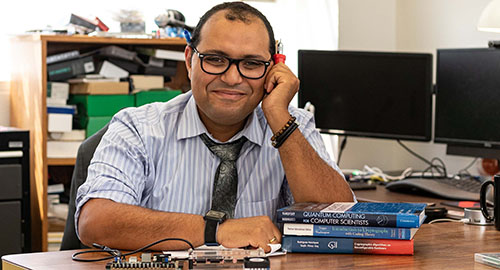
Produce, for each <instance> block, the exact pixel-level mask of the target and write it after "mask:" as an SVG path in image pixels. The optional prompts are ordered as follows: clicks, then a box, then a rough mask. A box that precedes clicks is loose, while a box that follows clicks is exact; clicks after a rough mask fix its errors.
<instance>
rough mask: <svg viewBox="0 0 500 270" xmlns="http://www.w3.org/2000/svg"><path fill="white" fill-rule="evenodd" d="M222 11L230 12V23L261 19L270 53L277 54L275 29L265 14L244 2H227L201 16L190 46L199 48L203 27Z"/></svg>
mask: <svg viewBox="0 0 500 270" xmlns="http://www.w3.org/2000/svg"><path fill="white" fill-rule="evenodd" d="M222 10H227V11H228V12H227V14H226V16H225V17H226V19H227V20H230V21H235V20H239V21H242V22H244V23H249V22H251V19H252V18H251V17H252V16H254V17H257V18H258V19H260V20H261V21H262V22H263V23H264V25H265V26H266V29H267V34H268V36H269V53H271V56H273V55H274V54H275V53H276V47H275V46H276V45H275V43H276V41H275V39H274V32H273V27H272V26H271V24H270V23H269V21H268V20H267V18H266V16H264V14H262V13H261V12H260V11H258V10H257V9H256V8H254V7H252V6H250V5H248V4H246V3H243V2H226V3H222V4H218V5H216V6H214V7H213V8H211V9H210V10H209V11H207V12H206V13H205V14H204V15H203V16H201V18H200V21H199V22H198V24H197V25H196V27H195V28H194V30H193V36H192V37H191V43H190V44H189V45H191V46H193V47H196V46H198V44H199V43H200V40H201V29H202V28H203V25H205V23H206V22H207V21H208V19H210V18H211V17H212V15H214V14H215V13H217V12H219V11H222Z"/></svg>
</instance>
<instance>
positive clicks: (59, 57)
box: [45, 50, 80, 65]
mask: <svg viewBox="0 0 500 270" xmlns="http://www.w3.org/2000/svg"><path fill="white" fill-rule="evenodd" d="M79 56H80V52H79V51H77V50H72V51H67V52H63V53H58V54H53V55H49V56H47V59H46V60H45V61H46V62H47V65H49V64H53V63H57V62H62V61H66V60H70V59H74V58H78V57H79Z"/></svg>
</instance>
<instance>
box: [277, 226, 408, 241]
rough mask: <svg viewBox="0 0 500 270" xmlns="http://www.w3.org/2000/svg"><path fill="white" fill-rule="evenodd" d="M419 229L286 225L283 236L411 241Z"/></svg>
mask: <svg viewBox="0 0 500 270" xmlns="http://www.w3.org/2000/svg"><path fill="white" fill-rule="evenodd" d="M417 230H418V228H388V227H357V226H332V225H320V224H302V223H285V224H284V226H283V234H285V235H297V236H321V237H343V238H365V239H398V240H411V239H413V236H415V233H416V232H417Z"/></svg>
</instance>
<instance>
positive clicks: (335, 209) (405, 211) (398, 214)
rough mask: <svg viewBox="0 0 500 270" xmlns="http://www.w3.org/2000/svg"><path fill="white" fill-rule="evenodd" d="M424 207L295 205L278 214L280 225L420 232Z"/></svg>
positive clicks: (418, 205) (282, 209)
mask: <svg viewBox="0 0 500 270" xmlns="http://www.w3.org/2000/svg"><path fill="white" fill-rule="evenodd" d="M425 207H426V204H425V203H363V202H361V203H332V204H328V203H296V204H293V205H290V206H287V207H284V208H281V209H279V210H278V213H277V214H278V217H277V221H278V222H281V223H305V224H324V225H338V226H363V227H397V228H419V227H420V224H422V223H423V221H424V219H425Z"/></svg>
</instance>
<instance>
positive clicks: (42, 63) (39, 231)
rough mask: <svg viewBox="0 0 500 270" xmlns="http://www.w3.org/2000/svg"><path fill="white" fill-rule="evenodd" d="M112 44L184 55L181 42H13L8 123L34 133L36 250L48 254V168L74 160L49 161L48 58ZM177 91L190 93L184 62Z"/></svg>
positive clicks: (33, 38)
mask: <svg viewBox="0 0 500 270" xmlns="http://www.w3.org/2000/svg"><path fill="white" fill-rule="evenodd" d="M108 45H119V46H120V47H122V48H125V49H129V50H133V49H134V48H135V47H139V46H140V47H149V48H158V49H166V50H176V51H184V48H185V47H186V42H185V40H184V39H182V38H161V39H153V38H114V37H89V36H82V35H75V36H65V35H20V36H15V37H12V39H11V50H12V51H11V55H12V59H13V61H12V72H11V83H10V90H11V91H10V123H11V125H12V126H15V127H18V128H22V129H27V130H30V158H31V161H30V168H31V175H30V183H31V190H30V191H31V209H32V210H31V217H32V236H33V237H32V238H33V239H32V246H33V251H46V250H47V232H48V219H47V184H48V166H66V165H69V166H71V165H74V164H75V159H74V158H62V159H59V158H57V159H53V158H50V159H49V158H47V104H46V96H47V63H46V59H47V55H52V54H56V53H61V52H66V51H70V50H79V51H80V52H81V53H86V52H90V51H94V50H96V49H99V48H101V47H104V46H108ZM168 86H169V87H171V88H174V89H183V90H187V89H189V88H190V86H189V80H188V78H187V70H186V67H185V63H184V62H181V61H179V62H178V63H177V73H176V75H175V77H172V81H171V82H169V84H168Z"/></svg>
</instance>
